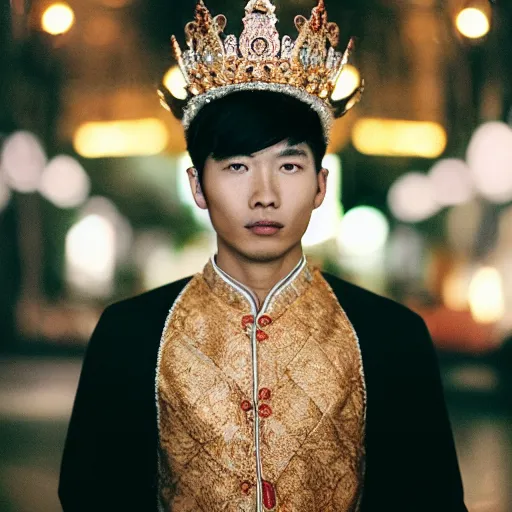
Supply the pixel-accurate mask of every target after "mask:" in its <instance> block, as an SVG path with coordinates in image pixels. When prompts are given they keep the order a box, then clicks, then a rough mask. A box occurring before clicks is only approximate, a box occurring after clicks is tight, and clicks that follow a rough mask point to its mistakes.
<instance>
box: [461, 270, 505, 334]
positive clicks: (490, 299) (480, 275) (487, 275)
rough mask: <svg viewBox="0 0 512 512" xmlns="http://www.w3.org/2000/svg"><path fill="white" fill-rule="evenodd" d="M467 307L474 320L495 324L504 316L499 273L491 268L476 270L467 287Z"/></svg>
mask: <svg viewBox="0 0 512 512" xmlns="http://www.w3.org/2000/svg"><path fill="white" fill-rule="evenodd" d="M469 306H470V309H471V315H472V316H473V318H474V320H475V321H476V322H478V323H481V324H490V323H495V322H498V321H499V320H501V318H503V315H504V314H505V303H504V298H503V286H502V281H501V276H500V274H499V272H498V271H497V270H496V269H495V268H492V267H484V268H481V269H480V270H478V271H477V272H476V274H475V276H474V277H473V279H472V280H471V284H470V286H469Z"/></svg>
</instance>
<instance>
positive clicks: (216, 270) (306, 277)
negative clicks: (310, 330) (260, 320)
mask: <svg viewBox="0 0 512 512" xmlns="http://www.w3.org/2000/svg"><path fill="white" fill-rule="evenodd" d="M203 278H204V280H205V281H206V283H207V284H208V286H209V288H210V290H211V291H212V293H214V294H215V295H216V296H217V297H218V298H219V299H220V300H222V302H224V303H226V304H228V305H229V306H231V307H234V308H236V309H238V310H240V311H242V312H244V313H252V314H253V315H255V316H261V315H263V314H266V315H270V316H271V317H272V318H276V317H277V316H280V315H281V314H282V313H283V312H284V311H285V310H286V309H287V308H288V306H290V305H291V304H292V303H293V302H294V301H295V300H296V299H298V298H299V297H300V296H301V295H302V294H303V293H304V292H305V291H306V290H307V289H308V288H309V286H310V284H311V282H312V280H313V272H312V269H311V268H310V266H309V264H308V262H307V260H306V257H305V256H302V258H301V259H300V260H299V262H298V263H297V265H296V266H295V268H294V269H293V270H292V271H291V272H290V273H289V274H288V275H287V276H285V277H284V278H283V279H281V280H280V281H279V282H277V283H276V284H275V285H274V286H273V287H272V289H271V290H270V292H269V294H268V295H267V297H266V299H265V301H264V302H263V304H262V306H261V308H260V309H259V311H258V306H257V304H258V300H257V298H256V296H255V295H254V293H253V292H252V290H250V289H249V288H248V287H246V286H245V285H244V284H242V283H240V282H239V281H237V280H236V279H234V278H233V277H231V276H230V275H229V274H227V273H226V272H224V271H223V270H222V269H221V268H220V267H219V266H218V265H217V263H216V262H215V256H212V257H211V258H210V260H209V261H208V263H207V264H206V266H205V267H204V269H203Z"/></svg>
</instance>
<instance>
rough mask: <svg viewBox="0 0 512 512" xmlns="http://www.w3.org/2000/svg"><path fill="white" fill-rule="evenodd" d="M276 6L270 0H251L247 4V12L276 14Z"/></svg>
mask: <svg viewBox="0 0 512 512" xmlns="http://www.w3.org/2000/svg"><path fill="white" fill-rule="evenodd" d="M275 10H276V6H275V5H274V4H273V3H272V2H271V1H270V0H249V2H247V4H246V6H245V12H246V14H249V13H251V12H259V13H261V14H274V12H275Z"/></svg>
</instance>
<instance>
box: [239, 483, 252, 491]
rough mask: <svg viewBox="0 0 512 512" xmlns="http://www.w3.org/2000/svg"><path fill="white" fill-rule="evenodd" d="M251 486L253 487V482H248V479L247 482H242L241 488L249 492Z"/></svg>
mask: <svg viewBox="0 0 512 512" xmlns="http://www.w3.org/2000/svg"><path fill="white" fill-rule="evenodd" d="M251 487H252V485H251V483H250V482H248V481H247V480H246V481H245V482H242V484H241V485H240V489H242V492H243V493H244V494H249V491H250V490H251Z"/></svg>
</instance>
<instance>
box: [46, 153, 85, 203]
mask: <svg viewBox="0 0 512 512" xmlns="http://www.w3.org/2000/svg"><path fill="white" fill-rule="evenodd" d="M90 188H91V183H90V180H89V176H88V175H87V173H86V172H85V170H84V169H83V167H82V166H81V165H80V163H79V162H77V161H76V160H75V159H74V158H72V157H70V156H67V155H59V156H56V157H55V158H53V159H52V160H51V161H50V162H49V163H48V165H47V166H46V168H45V170H44V172H43V175H42V176H41V182H40V185H39V192H40V193H41V195H42V196H43V197H45V198H46V199H48V200H49V201H51V202H52V203H53V204H54V205H55V206H58V207H59V208H74V207H77V206H80V205H81V204H83V203H84V201H85V200H86V199H87V196H88V195H89V191H90Z"/></svg>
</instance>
